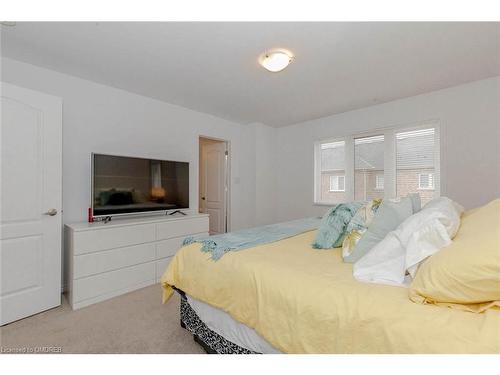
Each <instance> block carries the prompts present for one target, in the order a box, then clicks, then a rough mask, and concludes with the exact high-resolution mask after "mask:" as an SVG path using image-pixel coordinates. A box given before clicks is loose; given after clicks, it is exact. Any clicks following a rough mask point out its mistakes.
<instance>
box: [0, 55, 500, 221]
mask: <svg viewBox="0 0 500 375" xmlns="http://www.w3.org/2000/svg"><path fill="white" fill-rule="evenodd" d="M2 62H3V65H2V73H3V74H2V80H5V81H6V82H9V83H12V84H15V85H18V86H23V87H27V88H31V89H34V90H39V91H42V92H46V93H49V94H52V95H55V96H59V97H61V98H63V123H64V124H63V159H64V165H63V205H64V216H63V218H64V222H74V221H80V220H85V219H86V209H87V207H88V205H89V200H90V198H89V195H90V184H89V181H90V168H89V155H90V152H92V151H96V152H107V153H116V154H124V155H139V156H146V157H148V156H150V157H157V158H162V159H177V160H187V161H189V162H190V163H191V170H190V177H191V191H190V202H191V207H192V208H194V209H195V208H196V207H197V206H198V136H199V135H205V136H208V137H214V138H220V139H226V140H229V141H230V142H231V143H230V146H231V153H232V163H231V189H232V194H231V207H230V213H231V226H232V229H233V230H234V229H239V228H244V227H250V226H253V225H255V224H257V225H259V224H267V223H271V222H276V221H283V220H288V219H293V218H298V217H304V216H310V215H316V214H322V213H323V212H324V211H325V207H322V206H314V205H313V203H312V201H313V173H314V171H313V143H314V141H316V140H318V139H322V138H327V137H335V136H343V135H347V134H352V133H358V132H363V131H367V130H373V129H378V128H384V127H391V126H394V127H403V126H406V125H412V124H417V123H419V122H422V121H425V120H429V119H437V120H439V121H440V123H441V133H442V136H441V139H442V144H441V154H442V157H441V164H442V165H441V192H442V195H447V196H450V197H451V198H453V199H455V200H457V201H458V202H460V203H462V204H463V205H465V206H466V207H467V208H470V207H474V206H478V205H480V204H483V203H485V202H487V201H489V200H491V199H492V198H494V197H498V196H500V151H499V150H500V105H499V103H500V77H496V78H491V79H487V80H482V81H477V82H473V83H469V84H465V85H461V86H456V87H453V88H449V89H445V90H440V91H436V92H433V93H429V94H424V95H419V96H415V97H411V98H406V99H401V100H397V101H393V102H390V103H385V104H380V105H376V106H372V107H367V108H363V109H360V110H356V111H351V112H346V113H342V114H338V115H335V116H330V117H325V118H321V119H317V120H312V121H308V122H304V123H300V124H296V125H291V126H287V127H283V128H277V129H275V128H271V127H269V126H266V125H264V124H258V123H256V124H250V125H245V126H242V125H239V124H235V123H231V122H229V121H226V120H223V119H219V118H216V117H213V116H210V115H207V114H202V113H198V112H194V111H191V110H188V109H185V108H182V107H178V106H174V105H170V104H168V103H165V102H161V101H158V100H154V99H150V98H147V97H144V96H140V95H135V94H132V93H129V92H126V91H123V90H118V89H115V88H111V87H108V86H104V85H100V84H97V83H93V82H90V81H86V80H82V79H79V78H76V77H72V76H68V75H65V74H60V73H57V72H54V71H50V70H47V69H43V68H39V67H36V66H33V65H29V64H25V63H21V62H18V61H14V60H11V59H6V58H5V59H3V60H2ZM311 100H314V99H311Z"/></svg>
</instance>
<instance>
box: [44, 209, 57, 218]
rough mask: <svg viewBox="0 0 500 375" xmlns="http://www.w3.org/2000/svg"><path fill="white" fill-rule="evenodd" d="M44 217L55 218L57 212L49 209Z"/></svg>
mask: <svg viewBox="0 0 500 375" xmlns="http://www.w3.org/2000/svg"><path fill="white" fill-rule="evenodd" d="M44 215H49V216H56V215H57V210H56V209H55V208H51V209H50V210H48V211H47V212H45V213H44Z"/></svg>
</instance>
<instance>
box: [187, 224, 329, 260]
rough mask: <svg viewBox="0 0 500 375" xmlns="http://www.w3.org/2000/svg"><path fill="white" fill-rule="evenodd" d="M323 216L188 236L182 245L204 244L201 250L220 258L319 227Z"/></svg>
mask: <svg viewBox="0 0 500 375" xmlns="http://www.w3.org/2000/svg"><path fill="white" fill-rule="evenodd" d="M320 220H321V218H319V217H311V218H306V219H299V220H293V221H288V222H285V223H278V224H271V225H264V226H262V227H256V228H250V229H242V230H237V231H234V232H229V233H224V234H217V235H215V236H210V237H207V238H197V239H195V238H193V237H187V238H186V239H185V240H184V242H183V243H182V246H186V245H189V244H191V243H193V242H199V243H201V244H203V247H202V248H201V251H204V252H207V253H211V255H212V259H213V260H214V261H216V260H219V259H220V258H222V256H223V255H224V254H225V253H227V252H228V251H239V250H243V249H248V248H250V247H254V246H258V245H263V244H266V243H271V242H275V241H279V240H283V239H285V238H289V237H293V236H296V235H298V234H301V233H304V232H308V231H311V230H315V229H318V227H319V224H320Z"/></svg>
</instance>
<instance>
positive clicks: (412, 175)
mask: <svg viewBox="0 0 500 375" xmlns="http://www.w3.org/2000/svg"><path fill="white" fill-rule="evenodd" d="M438 145H439V137H438V132H437V131H436V128H420V129H415V130H408V131H402V132H398V133H396V194H397V196H399V197H403V196H405V195H407V194H409V193H418V194H419V195H420V199H421V201H422V203H423V204H425V203H427V202H428V201H430V200H431V199H432V198H434V196H435V190H436V189H435V186H436V184H437V182H438V181H436V180H437V176H438V172H437V171H438V166H439V162H438V160H439V152H438V151H439V147H438Z"/></svg>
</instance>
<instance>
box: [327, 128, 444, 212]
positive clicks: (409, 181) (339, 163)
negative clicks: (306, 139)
mask: <svg viewBox="0 0 500 375" xmlns="http://www.w3.org/2000/svg"><path fill="white" fill-rule="evenodd" d="M344 159H345V149H344V146H343V145H340V144H332V146H331V147H326V148H323V149H322V150H321V199H322V201H324V202H332V203H337V202H345V201H346V195H345V187H346V181H345V160H344ZM354 164H355V172H354V198H355V200H359V201H365V200H370V199H374V198H383V197H384V143H383V140H380V141H377V142H366V143H365V142H360V143H359V144H356V145H355V157H354ZM434 187H435V175H434V134H424V135H418V136H405V137H401V138H398V139H397V142H396V193H397V196H399V197H403V196H406V195H407V194H408V193H419V194H420V197H421V200H422V204H425V203H427V202H428V201H429V200H431V199H432V198H433V197H434V191H435V189H434Z"/></svg>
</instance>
